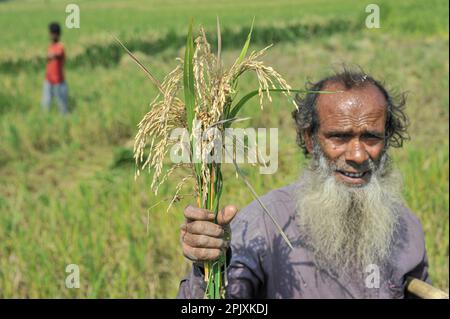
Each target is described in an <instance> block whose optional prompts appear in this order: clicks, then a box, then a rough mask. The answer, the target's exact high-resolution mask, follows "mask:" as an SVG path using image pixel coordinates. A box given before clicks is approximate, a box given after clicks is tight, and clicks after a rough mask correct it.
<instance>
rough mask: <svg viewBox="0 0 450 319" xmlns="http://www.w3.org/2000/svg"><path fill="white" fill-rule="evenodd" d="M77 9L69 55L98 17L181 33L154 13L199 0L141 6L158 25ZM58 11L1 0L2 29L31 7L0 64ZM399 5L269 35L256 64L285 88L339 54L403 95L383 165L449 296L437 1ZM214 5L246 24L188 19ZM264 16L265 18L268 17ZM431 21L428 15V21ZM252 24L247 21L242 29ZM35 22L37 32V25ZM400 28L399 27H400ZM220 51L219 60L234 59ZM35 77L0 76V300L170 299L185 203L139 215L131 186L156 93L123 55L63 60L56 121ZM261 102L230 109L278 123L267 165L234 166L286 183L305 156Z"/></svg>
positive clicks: (255, 121) (262, 186) (95, 30)
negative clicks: (285, 37) (138, 139)
mask: <svg viewBox="0 0 450 319" xmlns="http://www.w3.org/2000/svg"><path fill="white" fill-rule="evenodd" d="M80 3H81V5H80V6H81V8H82V20H81V21H82V22H81V23H82V28H83V27H85V28H86V31H83V33H82V34H81V35H80V36H78V35H77V33H75V32H73V33H71V32H72V31H67V32H66V33H65V34H64V38H63V40H64V41H65V42H66V41H67V42H69V40H70V41H72V40H73V43H70V44H69V43H67V46H68V50H69V49H73V50H79V49H80V50H81V49H82V48H83V45H84V44H83V43H84V42H83V41H87V40H89V38H88V37H89V35H88V33H84V32H87V31H88V30H89V32H90V33H92V34H93V37H94V38H95V37H97V36H98V37H101V36H102V34H104V32H105V30H107V28H108V24H107V19H106V18H107V17H108V16H109V17H110V20H111V21H113V20H115V19H116V20H117V22H113V23H112V26H113V27H112V29H113V31H116V30H117V31H119V32H118V35H120V36H121V39H123V40H124V41H125V43H126V40H127V34H131V33H133V32H134V29H138V28H141V30H140V31H139V30H138V31H137V33H138V34H142V35H144V34H146V33H147V32H148V33H151V32H153V30H148V29H147V28H146V26H147V24H148V28H149V29H150V28H153V27H154V26H157V25H158V23H159V24H160V25H161V28H158V30H154V31H155V32H165V30H167V29H169V28H173V29H174V30H176V29H177V28H179V29H178V30H180V31H179V32H181V30H182V29H181V28H184V27H185V26H186V24H187V21H188V17H187V16H186V19H185V20H183V19H181V20H180V21H176V20H177V19H172V20H170V21H169V20H168V19H167V20H165V19H164V17H167V14H168V12H169V9H171V10H173V11H176V12H179V14H180V15H181V14H182V12H183V11H186V10H193V9H190V6H192V5H193V4H199V3H200V2H183V4H181V3H179V2H171V3H170V5H169V6H168V7H167V8H166V7H164V6H163V5H162V2H154V6H152V8H153V9H152V10H156V11H157V10H160V11H157V12H160V15H156V16H158V17H161V18H157V19H144V18H145V17H146V16H147V12H146V10H144V9H143V7H146V4H142V5H141V7H140V8H139V10H137V9H133V7H131V6H130V8H121V9H119V7H120V6H121V5H123V3H124V2H121V1H115V2H113V4H112V6H113V7H115V8H116V9H111V10H109V11H106V10H101V9H103V8H105V6H106V3H104V2H101V1H93V2H92V4H91V2H89V4H88V3H87V2H80ZM349 3H350V2H346V1H343V2H342V4H340V5H337V4H327V5H325V4H324V6H319V5H314V3H313V2H312V1H305V2H302V3H300V2H299V3H296V2H289V1H282V2H280V6H279V8H278V9H273V8H271V7H270V3H269V2H267V3H266V2H262V3H261V2H259V1H258V2H255V1H250V2H249V3H247V4H245V6H248V7H251V8H255V7H258V6H260V7H261V8H260V9H259V10H260V11H259V12H258V13H266V16H267V17H268V18H267V19H268V20H269V21H271V22H273V23H277V22H282V23H285V22H286V21H291V22H292V21H293V22H295V21H300V20H301V19H302V17H305V20H306V21H308V19H310V20H311V21H312V20H314V19H327V18H328V17H330V18H331V17H333V16H334V17H335V16H339V15H340V14H341V13H342V16H343V17H344V18H348V19H353V17H356V18H358V17H360V12H357V13H355V12H354V11H352V10H348V8H349V6H350V4H349ZM383 3H385V2H383ZM383 3H382V4H383ZM83 4H84V5H85V6H86V8H91V9H90V10H92V13H89V12H86V18H88V19H87V20H86V21H85V22H84V23H85V24H84V25H83ZM300 4H303V5H304V10H303V11H301V13H298V12H299V10H296V11H295V10H290V9H291V6H296V5H300ZM58 6H60V4H59V3H58V2H50V4H49V8H50V9H49V12H48V13H46V14H44V13H45V12H46V11H45V9H44V8H45V6H42V5H40V4H38V3H35V2H32V3H24V4H22V3H21V2H15V1H11V2H4V3H1V4H0V15H1V18H0V28H3V27H4V25H1V24H3V23H6V24H8V25H14V24H12V23H11V21H20V20H21V19H23V17H25V16H26V17H29V16H30V15H29V13H30V12H35V13H36V16H33V18H31V19H28V20H29V22H28V23H27V24H24V25H22V24H21V25H20V26H19V27H18V29H17V30H11V28H10V27H8V28H10V29H7V30H10V32H6V33H5V34H6V37H5V38H3V35H2V44H1V50H0V52H2V56H1V58H4V57H5V56H6V54H4V52H12V51H14V52H17V53H16V55H17V56H19V57H24V58H25V59H28V57H27V54H28V53H26V52H24V51H25V50H22V49H23V46H22V45H23V43H25V42H27V43H28V42H29V47H30V48H31V49H30V50H28V51H31V53H32V54H34V55H36V54H38V52H41V51H42V50H44V52H45V45H46V34H45V25H46V23H47V22H48V20H50V19H51V18H53V16H52V14H53V12H56V11H55V10H56V9H55V8H58ZM405 6H406V5H405V4H403V3H402V2H395V3H391V2H390V3H389V8H390V9H389V10H390V11H389V12H388V18H389V20H388V21H387V22H386V24H384V25H383V24H382V27H383V28H382V29H381V30H378V31H377V30H359V31H355V32H354V33H352V34H351V36H349V35H348V34H346V33H333V34H329V35H327V34H324V35H321V36H320V37H315V38H310V39H307V40H303V41H297V42H287V41H285V42H283V41H281V42H280V43H278V44H277V45H276V46H275V47H274V48H272V49H271V52H270V55H268V56H267V58H266V59H265V62H266V63H267V64H269V65H273V66H274V68H276V69H277V70H278V71H279V72H280V73H281V74H283V75H284V77H285V78H286V80H287V81H288V83H290V84H291V85H292V86H294V87H298V86H302V84H303V83H304V82H305V81H306V80H308V79H311V80H313V79H318V78H319V77H320V76H322V75H325V74H328V73H329V72H330V71H331V70H332V68H333V66H334V67H337V66H338V65H340V63H342V62H350V63H355V64H359V65H361V66H363V67H364V68H365V69H366V71H368V72H370V73H373V74H374V76H376V77H380V78H383V79H385V80H386V81H387V83H389V84H390V85H391V86H393V87H394V88H398V89H403V90H408V91H409V103H408V113H409V115H410V117H411V120H412V125H411V137H412V139H411V141H410V142H409V143H407V144H406V145H405V147H404V148H403V149H401V150H396V151H395V152H394V159H395V160H396V162H397V165H398V167H399V169H400V170H401V171H402V173H403V176H404V184H405V192H404V195H405V199H406V202H407V204H408V206H409V207H410V208H411V209H412V210H413V211H414V212H415V214H416V215H417V216H418V217H419V219H420V220H421V222H422V224H423V226H424V230H425V235H426V245H427V249H428V254H429V258H430V272H431V278H432V280H433V283H434V285H435V286H437V287H440V288H442V289H444V290H447V291H448V286H449V283H448V268H449V264H448V238H449V227H448V202H449V200H448V199H449V198H448V166H449V163H448V120H449V119H448V30H447V23H448V22H447V20H446V19H447V18H446V15H445V14H446V12H448V5H447V4H445V3H444V4H443V2H436V3H435V5H429V6H427V7H426V8H422V5H421V4H420V2H414V3H413V4H412V5H411V6H409V7H408V10H404V9H405ZM225 7H226V8H228V9H227V10H226V8H225ZM208 8H209V9H208ZM271 9H273V10H271ZM52 10H53V11H52ZM120 10H122V11H120ZM123 10H128V12H130V13H134V14H136V19H135V20H136V23H134V22H133V23H131V22H130V21H124V20H121V19H125V18H123V17H124V16H126V15H124V14H120V15H119V13H120V12H123ZM148 10H150V9H148ZM216 10H221V11H223V12H224V17H222V16H221V22H222V24H223V25H225V24H236V25H239V26H242V27H247V30H248V27H249V24H250V23H249V22H250V21H251V19H252V18H253V15H252V16H249V15H247V14H245V13H242V12H244V11H245V10H243V9H242V7H237V6H226V4H225V3H223V2H218V3H217V4H215V5H214V6H212V7H207V6H204V9H202V11H201V12H200V13H199V15H202V16H197V17H196V21H197V22H203V21H201V20H202V19H201V18H202V17H203V20H204V21H206V22H207V23H208V21H210V23H211V24H210V25H211V26H212V25H215V19H216V15H215V11H216ZM264 10H266V11H264ZM435 10H436V11H435ZM12 11H14V13H11V12H12ZM138 11H139V12H138ZM269 11H270V12H271V11H273V14H267V12H269ZM361 11H362V12H363V10H361ZM5 12H6V16H7V17H6V18H5V19H4V17H5V15H4V14H5ZM186 12H189V11H186ZM321 12H323V14H321ZM8 13H11V14H10V15H9V14H8ZM382 13H383V11H382ZM444 13H445V14H444ZM95 14H97V17H98V18H96V19H94V16H95ZM89 15H91V18H89ZM298 15H300V16H299V17H298ZM127 16H129V15H127ZM432 16H435V17H436V18H435V19H429V17H432ZM100 17H102V18H100ZM394 17H395V19H394ZM197 18H200V20H197ZM158 19H159V20H158ZM261 19H262V18H261ZM163 20H164V21H163ZM258 20H259V18H258V15H256V22H255V29H257V28H258ZM5 21H6V22H5ZM89 21H92V24H90V22H89ZM173 21H176V22H175V23H173ZM427 21H429V23H428V22H427ZM124 22H125V23H124ZM382 23H383V20H382ZM40 25H43V28H44V30H41V31H39V26H40ZM403 25H409V27H408V30H406V31H405V32H403V31H402V26H403ZM28 27H32V28H31V29H30V30H29V29H27V28H28ZM422 27H424V28H422ZM24 30H26V31H27V33H25V32H24ZM28 31H29V33H28ZM41 32H42V34H41ZM24 34H27V35H26V36H25V35H24ZM70 34H72V35H70ZM16 40H17V41H16ZM21 48H22V49H21ZM38 49H39V50H40V51H37V50H38ZM224 49H225V51H224V52H223V58H224V60H225V62H226V63H231V62H232V61H233V59H234V58H235V57H236V56H237V55H238V54H239V51H237V50H234V49H233V50H226V48H224ZM70 52H73V51H68V53H69V54H70ZM137 54H138V55H139V56H140V60H142V61H143V62H144V64H145V65H148V66H151V67H152V70H153V72H154V73H155V76H157V77H158V78H162V76H163V75H164V74H167V73H168V71H170V70H171V69H173V67H174V66H175V65H176V61H174V59H173V56H175V55H177V54H178V55H180V56H181V54H182V52H181V51H178V49H177V48H170V49H168V50H166V51H161V52H160V53H158V54H156V55H145V54H142V53H137ZM0 60H1V59H0ZM42 79H43V70H28V69H24V70H20V71H17V72H13V73H8V74H6V76H5V75H2V76H1V77H0V87H2V90H1V92H0V176H1V178H0V297H49V298H60V297H88V298H95V297H97V298H98V297H136V298H153V297H161V298H165V297H174V296H175V294H176V291H177V288H178V282H179V279H180V278H181V277H182V276H183V275H184V274H185V272H186V271H187V270H188V267H189V263H188V262H186V261H185V260H184V258H183V256H182V255H181V250H180V247H179V238H178V236H179V230H178V228H177V227H176V225H179V224H181V223H182V214H181V209H182V208H183V207H184V205H186V204H187V203H188V202H189V200H187V199H186V200H182V201H181V202H180V203H178V204H176V205H175V207H174V209H173V210H172V211H170V212H169V213H165V207H164V205H162V206H157V207H155V208H153V209H152V210H151V211H147V209H148V208H149V207H151V206H152V205H153V204H154V203H156V202H157V201H159V200H160V197H158V198H157V197H155V196H154V195H152V194H151V192H150V189H149V185H150V184H151V180H150V177H148V176H143V178H140V179H138V180H137V181H136V182H135V181H134V178H133V176H134V170H135V169H134V166H133V159H132V156H131V155H130V151H131V150H132V142H130V141H132V139H133V137H134V135H135V134H136V132H137V128H136V124H137V123H138V121H139V120H140V119H141V118H142V117H143V115H144V114H145V113H146V112H147V110H148V104H149V102H150V101H151V100H150V99H151V97H152V96H154V94H155V91H154V89H153V87H152V86H151V85H150V83H149V82H148V80H147V79H146V77H145V75H144V74H142V73H141V72H140V71H139V70H138V69H137V67H136V66H135V65H134V63H133V62H132V61H130V59H129V58H128V57H126V56H123V57H121V58H120V60H119V62H118V63H117V64H113V65H110V66H109V67H103V66H98V67H91V66H89V65H84V66H83V65H82V66H73V67H70V68H69V69H68V70H67V79H68V84H69V90H70V95H71V101H72V105H73V106H74V107H73V110H72V113H71V114H70V116H69V117H68V118H67V119H64V118H61V117H60V116H59V114H58V113H57V112H56V111H55V108H54V110H53V111H52V112H51V113H50V114H43V113H42V112H41V111H40V108H39V101H40V95H41V86H42ZM240 84H241V85H242V91H243V92H247V91H251V90H252V89H253V88H254V87H255V86H256V85H257V83H256V82H255V80H254V79H251V78H246V79H245V80H244V79H243V80H242V81H241V83H240ZM274 101H275V102H274V105H272V106H268V108H270V109H271V110H272V109H273V110H276V112H267V113H266V112H263V113H261V114H260V112H259V109H258V105H257V103H258V101H257V99H255V100H254V101H252V102H251V104H250V105H249V107H248V108H246V109H244V110H243V113H242V115H241V116H242V117H246V116H250V117H251V118H252V119H251V121H250V122H249V123H244V124H242V125H252V126H256V127H279V142H280V145H279V151H280V154H279V169H278V171H277V173H276V174H274V175H259V174H257V170H254V169H252V168H247V167H246V166H245V167H244V169H245V171H246V174H247V176H248V177H249V180H250V182H251V183H252V185H253V186H254V188H255V190H256V191H257V192H258V193H259V194H264V193H265V192H267V191H269V190H270V189H273V188H276V187H281V186H283V185H286V184H287V183H290V182H292V181H294V180H295V178H296V177H297V176H298V174H297V172H296V171H295V169H293V167H295V166H296V165H297V163H301V162H302V161H303V160H304V159H303V156H302V155H301V152H300V151H299V149H298V148H297V146H296V145H295V132H294V127H293V122H292V121H291V120H290V117H289V113H290V111H291V108H292V106H291V105H287V104H285V103H284V101H283V100H282V99H276V100H275V99H274ZM275 114H276V116H274V115H275ZM127 150H128V151H127ZM298 166H299V167H300V165H298ZM233 170H234V168H233V167H230V166H227V165H225V166H224V172H223V174H224V175H227V176H231V175H232V174H233ZM174 187H175V184H173V183H172V184H171V183H168V184H166V185H163V186H162V187H161V188H160V190H159V195H160V196H161V197H170V194H172V193H173V189H174ZM242 187H243V186H242V182H241V181H240V180H236V179H234V178H231V179H230V180H227V184H225V185H224V189H223V193H222V194H223V195H222V200H221V201H222V203H234V204H236V205H237V206H238V207H243V206H245V205H246V204H248V203H249V202H250V201H251V200H252V196H251V194H250V193H249V192H247V191H241V189H242ZM174 225H175V226H174ZM147 229H148V231H147ZM70 263H76V264H79V265H80V275H81V288H80V289H76V290H75V289H66V288H65V286H64V280H65V276H66V275H67V274H66V273H65V272H64V270H65V267H66V265H67V264H70Z"/></svg>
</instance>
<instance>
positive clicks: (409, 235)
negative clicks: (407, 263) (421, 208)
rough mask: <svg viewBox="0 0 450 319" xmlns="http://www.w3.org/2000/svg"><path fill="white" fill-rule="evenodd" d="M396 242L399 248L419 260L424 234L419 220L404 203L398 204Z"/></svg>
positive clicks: (422, 249) (422, 250)
mask: <svg viewBox="0 0 450 319" xmlns="http://www.w3.org/2000/svg"><path fill="white" fill-rule="evenodd" d="M398 209H399V226H400V227H399V231H398V236H399V238H398V240H400V242H401V243H403V244H402V245H401V246H402V247H403V248H404V249H406V250H407V251H410V252H409V253H410V254H412V255H414V254H418V255H419V256H418V258H421V257H422V255H423V254H424V252H425V234H424V230H423V227H422V223H421V222H420V219H419V218H418V217H417V216H416V215H415V214H414V213H413V212H412V211H411V209H409V208H408V207H407V206H406V205H405V204H404V203H402V204H399V207H398Z"/></svg>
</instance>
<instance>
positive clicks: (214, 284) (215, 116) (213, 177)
mask: <svg viewBox="0 0 450 319" xmlns="http://www.w3.org/2000/svg"><path fill="white" fill-rule="evenodd" d="M192 28H193V26H192V22H191V24H190V26H189V31H188V34H187V39H186V48H185V55H184V59H180V58H179V59H177V61H178V65H177V66H176V67H175V68H174V69H173V70H172V71H171V72H170V73H169V74H168V75H167V76H166V77H165V78H164V79H163V81H162V82H160V81H158V80H157V79H156V78H155V77H154V76H153V75H152V74H151V73H150V71H149V70H148V69H147V68H146V67H145V66H144V65H142V64H141V63H140V62H139V61H138V60H137V59H136V58H135V57H134V56H133V55H132V54H131V52H129V51H128V50H127V49H126V47H125V46H124V45H123V44H122V43H121V42H120V41H119V40H117V39H116V40H117V41H118V42H119V43H120V44H121V45H122V46H123V47H124V49H125V50H126V51H127V53H128V54H129V55H130V56H131V57H132V58H133V60H135V62H136V63H137V64H138V65H139V67H140V68H141V69H142V70H143V71H144V72H145V74H146V75H147V77H148V78H149V79H150V80H151V82H152V83H153V84H154V85H155V87H156V88H157V90H158V95H157V96H156V97H155V98H154V100H153V102H152V103H151V104H150V111H149V112H148V113H147V114H146V115H145V116H144V118H143V119H142V120H141V121H140V123H139V124H138V128H139V130H138V133H137V135H136V137H135V145H134V158H135V161H136V164H137V171H136V176H139V174H140V172H141V171H142V170H144V169H146V168H148V169H149V170H151V171H152V172H153V178H152V182H151V189H152V190H153V192H154V193H155V194H157V192H158V188H159V187H160V186H161V184H163V183H164V182H165V181H166V180H167V179H168V177H169V176H170V175H171V174H173V172H174V171H175V170H177V169H179V168H186V169H187V171H188V174H186V175H185V177H184V178H182V179H181V181H179V183H178V185H177V186H176V188H175V193H174V196H173V198H172V200H171V201H170V204H169V207H170V206H171V205H172V204H173V203H174V202H175V201H176V200H178V199H179V198H180V196H181V195H180V191H181V189H182V187H183V185H184V184H185V183H186V182H187V181H188V180H189V179H193V180H194V181H195V186H194V188H195V194H196V198H197V204H198V206H199V207H202V208H206V209H208V210H211V211H213V212H214V213H215V216H216V222H217V214H218V211H219V203H220V197H221V194H222V187H223V177H222V170H221V165H222V163H219V162H215V161H208V160H206V158H207V157H208V156H210V155H211V154H212V153H213V152H214V150H211V148H208V147H207V145H208V144H209V143H211V139H206V140H202V141H201V143H200V147H198V146H196V143H194V139H195V136H196V133H198V131H204V130H208V129H210V128H212V127H214V128H216V129H217V130H218V131H219V132H224V130H225V129H226V128H228V127H230V125H231V124H232V123H233V122H235V121H237V120H239V119H238V118H237V116H238V114H239V111H240V110H241V109H242V107H244V105H245V104H246V103H247V102H248V101H249V100H250V99H251V98H252V97H255V96H258V97H259V104H260V107H261V109H263V104H264V101H265V100H269V101H270V102H271V101H272V97H271V93H273V92H277V93H283V94H285V95H286V96H287V97H289V98H290V96H291V92H297V93H305V91H304V90H293V89H291V87H290V86H289V85H288V83H287V82H286V81H285V80H284V78H283V77H282V76H281V75H280V74H279V73H278V72H277V71H275V70H274V69H273V68H272V67H270V66H267V65H265V64H264V63H263V61H262V60H261V58H262V57H263V56H264V55H265V54H266V52H267V50H268V49H269V48H270V46H267V47H266V48H264V49H262V50H260V51H252V52H251V53H250V54H247V53H248V49H249V45H250V40H251V34H252V29H253V23H252V27H251V28H250V32H249V34H248V37H247V40H246V42H245V44H244V46H243V48H242V50H241V52H240V55H239V56H238V57H237V59H236V60H235V61H234V63H233V64H232V65H231V67H229V68H225V67H224V65H223V63H222V59H221V33H220V24H219V21H217V39H218V43H217V48H218V49H217V52H216V53H213V52H212V51H211V46H210V44H209V42H208V40H207V37H206V34H205V31H204V29H203V28H200V31H199V34H198V36H197V37H196V38H195V39H194V37H193V32H192ZM249 72H254V74H256V78H257V80H258V83H259V87H258V88H257V89H255V90H254V91H251V92H249V93H248V94H246V95H244V96H243V97H242V98H240V99H239V100H238V99H237V98H236V96H237V94H236V92H237V89H238V86H239V84H238V80H239V79H240V78H241V77H242V75H243V74H245V73H249ZM290 100H291V101H292V102H293V99H290ZM294 105H295V103H294ZM175 128H186V129H187V131H188V132H189V141H190V143H189V145H188V146H187V147H186V148H187V152H188V154H189V158H190V159H191V160H190V161H189V163H176V164H171V165H169V166H165V165H164V159H165V158H166V157H167V155H168V152H169V148H170V147H171V146H173V145H174V144H175V143H178V141H177V140H173V139H171V131H172V130H173V129H175ZM211 138H214V137H211ZM147 152H148V154H147ZM194 158H199V159H200V160H199V161H195V160H194ZM233 164H234V167H235V169H236V172H237V174H238V176H239V177H241V178H242V180H243V181H244V183H245V185H246V186H247V187H248V188H249V189H250V191H251V192H252V194H253V196H254V197H255V198H256V200H258V202H259V203H260V205H261V206H262V208H263V210H264V211H265V212H266V213H267V214H268V216H269V217H270V218H271V220H272V221H273V223H274V225H275V226H276V227H277V229H278V230H279V232H280V234H281V235H282V237H283V238H284V240H285V241H286V243H287V244H288V245H289V246H290V247H291V248H292V245H291V243H290V242H289V239H288V238H287V237H286V235H285V234H284V233H283V230H282V229H281V227H280V226H279V225H278V223H277V222H276V220H275V219H274V218H273V216H272V215H271V214H270V212H269V211H268V210H267V208H266V207H265V206H264V204H263V203H262V202H261V201H260V200H259V197H258V195H257V194H256V192H255V191H254V189H253V188H252V186H251V185H250V183H249V182H248V180H247V178H246V177H245V175H244V174H243V171H242V170H241V169H240V167H239V166H238V164H237V163H236V161H235V159H234V158H233ZM224 267H226V263H225V252H223V253H222V255H221V256H220V257H219V259H218V260H216V261H213V262H206V263H205V266H204V268H205V280H206V281H207V289H206V296H207V297H208V298H211V299H213V298H214V299H215V298H223V297H224V289H225V286H226V268H225V271H223V270H224ZM222 274H225V277H223V275H222Z"/></svg>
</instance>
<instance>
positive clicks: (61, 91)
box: [42, 22, 68, 114]
mask: <svg viewBox="0 0 450 319" xmlns="http://www.w3.org/2000/svg"><path fill="white" fill-rule="evenodd" d="M49 32H50V40H51V43H50V45H49V46H48V51H47V68H46V73H45V81H44V89H43V93H42V107H43V109H44V110H46V111H48V110H49V109H50V104H51V101H52V99H53V97H56V100H57V102H58V106H59V110H60V112H61V113H62V114H67V113H68V89H67V84H66V82H65V80H64V71H63V68H64V60H65V53H64V45H63V44H62V43H61V42H60V41H59V39H60V37H61V27H60V25H59V24H58V23H56V22H53V23H50V25H49Z"/></svg>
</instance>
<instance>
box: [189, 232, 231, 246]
mask: <svg viewBox="0 0 450 319" xmlns="http://www.w3.org/2000/svg"><path fill="white" fill-rule="evenodd" d="M182 238H183V241H184V242H185V243H186V244H188V245H189V246H191V247H195V248H217V249H222V248H227V247H228V243H227V242H226V241H225V240H223V239H221V238H215V237H209V236H204V235H194V234H191V233H186V234H184V235H183V237H182Z"/></svg>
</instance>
